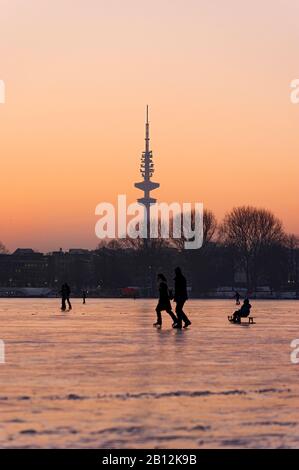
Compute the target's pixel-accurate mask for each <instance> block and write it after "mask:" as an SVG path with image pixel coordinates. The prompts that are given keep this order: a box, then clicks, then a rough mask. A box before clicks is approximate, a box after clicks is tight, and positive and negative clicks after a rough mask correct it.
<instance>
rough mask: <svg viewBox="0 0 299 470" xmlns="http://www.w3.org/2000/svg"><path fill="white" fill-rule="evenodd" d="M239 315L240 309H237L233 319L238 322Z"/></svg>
mask: <svg viewBox="0 0 299 470" xmlns="http://www.w3.org/2000/svg"><path fill="white" fill-rule="evenodd" d="M238 317H239V310H236V311H235V312H234V314H233V321H234V322H236V321H237V320H238Z"/></svg>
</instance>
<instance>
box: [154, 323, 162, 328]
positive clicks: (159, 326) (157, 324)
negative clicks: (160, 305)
mask: <svg viewBox="0 0 299 470" xmlns="http://www.w3.org/2000/svg"><path fill="white" fill-rule="evenodd" d="M153 326H155V327H156V328H161V326H162V323H160V322H158V321H156V323H153Z"/></svg>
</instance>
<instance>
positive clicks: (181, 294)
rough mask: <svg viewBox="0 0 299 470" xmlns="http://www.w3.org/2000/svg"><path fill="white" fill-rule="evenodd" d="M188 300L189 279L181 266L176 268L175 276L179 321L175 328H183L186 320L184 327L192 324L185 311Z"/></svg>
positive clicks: (175, 299) (175, 298)
mask: <svg viewBox="0 0 299 470" xmlns="http://www.w3.org/2000/svg"><path fill="white" fill-rule="evenodd" d="M187 300H188V293H187V281H186V278H185V277H184V276H183V273H182V270H181V268H176V269H175V278H174V301H175V303H176V309H175V313H176V315H177V317H178V321H177V323H176V324H175V325H174V326H173V327H174V328H179V329H181V328H182V324H183V322H184V328H187V327H188V326H190V325H191V321H190V320H189V318H188V317H187V315H186V314H185V312H184V311H183V307H184V305H185V303H186V301H187Z"/></svg>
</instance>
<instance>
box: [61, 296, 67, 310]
mask: <svg viewBox="0 0 299 470" xmlns="http://www.w3.org/2000/svg"><path fill="white" fill-rule="evenodd" d="M65 309H66V305H65V297H62V298H61V310H65Z"/></svg>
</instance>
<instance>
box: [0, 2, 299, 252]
mask: <svg viewBox="0 0 299 470" xmlns="http://www.w3.org/2000/svg"><path fill="white" fill-rule="evenodd" d="M298 18H299V3H298V1H297V0H271V1H270V0H267V1H264V2H261V1H260V0H259V1H258V0H252V1H251V2H240V1H237V0H226V1H225V2H223V0H215V1H213V2H211V1H210V0H202V1H200V0H187V1H186V0H151V2H149V1H144V0H126V1H124V0H72V1H71V0H52V1H50V0H48V1H45V0H26V1H25V0H23V1H22V0H0V31H1V35H0V57H1V62H0V79H2V80H5V83H6V90H7V91H6V104H5V105H0V136H1V139H0V155H1V174H0V178H1V195H2V204H1V208H0V220H1V225H0V240H2V241H3V243H5V245H6V246H7V247H8V248H9V249H11V250H13V249H14V248H16V247H33V248H35V249H39V250H43V251H47V250H52V249H58V248H59V247H63V248H70V247H94V246H96V244H97V239H96V238H95V235H94V226H95V222H96V220H97V218H96V216H95V215H94V210H95V207H96V205H97V204H98V203H99V202H103V201H107V202H114V201H116V197H117V194H127V195H128V199H129V200H131V201H133V200H134V199H135V198H136V197H137V196H139V194H138V191H137V190H136V189H134V182H135V181H138V180H139V179H140V177H139V171H138V170H139V159H140V153H141V151H142V150H143V144H144V140H143V139H144V135H143V134H144V111H145V105H146V104H147V103H149V105H150V120H151V137H152V148H153V151H154V157H155V164H156V174H155V180H156V181H159V182H160V184H161V188H160V189H159V190H158V191H156V193H155V195H156V196H157V197H158V198H159V200H161V201H162V200H163V201H169V202H170V201H181V202H183V201H184V202H189V201H190V202H192V201H199V202H203V203H204V205H205V206H206V207H208V208H210V209H212V210H213V211H214V212H215V214H216V216H217V218H218V219H221V217H222V216H223V215H224V214H225V212H227V211H228V210H230V209H231V208H232V207H233V206H236V205H240V204H252V205H257V206H263V207H267V208H269V209H271V210H273V211H274V212H275V213H276V214H277V215H278V216H279V217H280V218H281V219H282V220H283V221H284V224H285V227H286V228H287V230H289V231H292V232H296V233H299V221H298V208H299V202H298V201H299V198H298V196H299V189H298V173H299V172H298V170H299V163H298V162H299V138H298V137H299V105H297V106H295V105H292V104H291V102H290V98H289V95H290V82H291V81H292V80H293V79H294V78H298V77H299V61H298V57H299V28H298Z"/></svg>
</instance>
